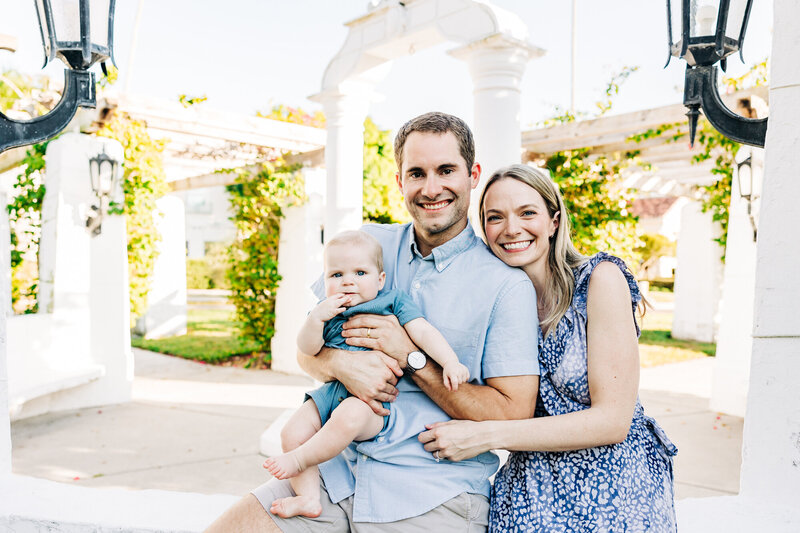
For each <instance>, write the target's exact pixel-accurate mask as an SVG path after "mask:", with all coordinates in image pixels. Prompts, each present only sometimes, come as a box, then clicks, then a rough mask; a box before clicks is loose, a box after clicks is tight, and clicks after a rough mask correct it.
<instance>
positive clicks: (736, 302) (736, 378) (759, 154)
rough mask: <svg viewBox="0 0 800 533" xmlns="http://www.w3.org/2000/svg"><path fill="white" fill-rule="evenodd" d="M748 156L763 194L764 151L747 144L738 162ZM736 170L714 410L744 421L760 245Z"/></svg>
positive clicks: (730, 211) (716, 364)
mask: <svg viewBox="0 0 800 533" xmlns="http://www.w3.org/2000/svg"><path fill="white" fill-rule="evenodd" d="M748 156H750V157H751V161H752V163H751V170H752V176H753V190H754V192H756V191H760V189H761V187H760V183H761V177H762V176H763V172H764V171H763V162H764V151H763V150H761V149H758V148H752V147H750V146H744V147H742V148H741V149H740V150H739V153H738V154H737V160H738V161H742V160H744V159H746V158H747V157H748ZM736 172H737V171H736V170H735V169H734V179H733V185H732V190H731V204H730V209H729V216H728V240H727V246H726V250H725V274H724V281H723V284H722V298H721V300H720V311H719V316H720V324H719V335H718V340H717V353H716V357H715V358H714V376H713V380H712V387H711V403H710V407H711V409H712V410H714V411H719V412H722V413H726V414H730V415H734V416H742V417H743V416H744V414H745V405H746V403H747V389H748V381H749V378H750V353H751V349H752V347H753V299H754V297H755V280H756V242H755V240H754V235H753V226H752V223H751V220H750V214H749V213H748V204H747V201H746V200H745V199H743V198H742V197H741V194H740V192H739V186H738V180H737V179H736Z"/></svg>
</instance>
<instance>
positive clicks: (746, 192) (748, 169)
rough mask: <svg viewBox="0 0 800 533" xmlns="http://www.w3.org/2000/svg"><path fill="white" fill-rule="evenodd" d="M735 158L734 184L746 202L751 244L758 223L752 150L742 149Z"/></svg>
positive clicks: (754, 239) (755, 236) (756, 231)
mask: <svg viewBox="0 0 800 533" xmlns="http://www.w3.org/2000/svg"><path fill="white" fill-rule="evenodd" d="M736 156H737V157H736V159H737V161H736V184H737V185H738V187H739V196H741V197H742V199H743V200H744V201H746V202H747V216H748V217H749V218H750V226H752V228H753V242H755V241H756V238H757V237H758V221H757V220H756V213H755V212H754V211H755V210H754V209H753V207H754V205H755V204H756V202H757V201H758V199H759V195H758V194H757V193H756V192H755V190H756V183H755V182H754V179H755V178H754V175H753V153H752V150H749V149H744V148H743V149H741V150H739V153H737V154H736ZM745 156H746V157H745ZM739 159H741V161H739Z"/></svg>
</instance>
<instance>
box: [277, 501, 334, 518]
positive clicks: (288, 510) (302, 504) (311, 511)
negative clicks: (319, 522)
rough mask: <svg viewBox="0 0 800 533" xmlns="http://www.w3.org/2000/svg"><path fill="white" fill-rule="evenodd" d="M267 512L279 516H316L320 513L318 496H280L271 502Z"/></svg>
mask: <svg viewBox="0 0 800 533" xmlns="http://www.w3.org/2000/svg"><path fill="white" fill-rule="evenodd" d="M269 512H270V513H272V514H275V515H278V516H280V517H281V518H291V517H293V516H307V517H309V518H316V517H318V516H319V515H320V514H321V513H322V505H321V504H320V503H319V498H312V497H311V496H294V497H293V498H280V499H278V500H275V501H274V502H272V506H271V507H270V508H269Z"/></svg>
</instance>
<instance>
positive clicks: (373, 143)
mask: <svg viewBox="0 0 800 533" xmlns="http://www.w3.org/2000/svg"><path fill="white" fill-rule="evenodd" d="M396 168H397V167H396V165H395V162H394V147H393V143H392V138H391V135H390V132H389V130H381V129H380V128H378V126H377V125H376V124H375V122H373V121H372V119H371V118H370V117H367V119H366V120H365V121H364V208H363V215H362V216H363V218H364V221H369V222H377V223H379V224H391V223H394V222H407V221H408V220H409V215H408V212H407V211H406V209H405V208H404V207H403V195H402V193H401V192H400V189H399V188H398V187H397V182H396V180H395V178H394V175H395V170H396Z"/></svg>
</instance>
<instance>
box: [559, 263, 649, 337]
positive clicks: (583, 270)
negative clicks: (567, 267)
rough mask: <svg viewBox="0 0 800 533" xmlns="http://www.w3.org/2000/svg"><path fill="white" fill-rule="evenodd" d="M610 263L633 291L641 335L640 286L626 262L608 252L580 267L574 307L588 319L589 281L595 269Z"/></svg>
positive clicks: (632, 303) (632, 297)
mask: <svg viewBox="0 0 800 533" xmlns="http://www.w3.org/2000/svg"><path fill="white" fill-rule="evenodd" d="M603 261H608V262H610V263H614V264H615V265H617V266H618V267H619V269H620V270H621V271H622V274H623V275H624V276H625V280H626V281H627V282H628V289H630V291H631V309H632V310H633V314H634V322H635V323H636V335H639V323H638V321H637V320H636V308H637V306H638V305H639V302H641V301H642V293H641V291H639V284H638V283H636V278H634V277H633V274H632V273H631V271H630V269H628V266H627V265H626V264H625V261H623V260H622V259H620V258H619V257H617V256H615V255H611V254H609V253H606V252H598V253H596V254H595V255H593V256H592V257H590V258H589V260H588V261H586V262H585V263H584V264H582V265H581V266H579V267H578V268H577V269H576V272H575V297H574V299H573V302H574V305H575V307H576V310H577V311H578V313H580V314H581V316H582V317H583V318H584V319H586V315H587V312H586V298H587V295H588V293H589V280H590V278H591V276H592V272H594V269H595V268H596V267H597V265H599V264H600V263H602V262H603Z"/></svg>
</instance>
